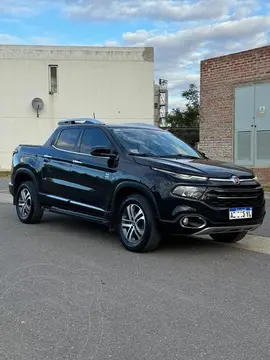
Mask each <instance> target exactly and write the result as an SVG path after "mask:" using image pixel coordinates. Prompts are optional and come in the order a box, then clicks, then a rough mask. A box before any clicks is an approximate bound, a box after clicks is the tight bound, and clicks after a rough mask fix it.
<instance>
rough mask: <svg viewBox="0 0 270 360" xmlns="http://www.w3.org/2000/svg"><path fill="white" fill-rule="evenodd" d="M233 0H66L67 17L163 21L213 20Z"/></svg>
mask: <svg viewBox="0 0 270 360" xmlns="http://www.w3.org/2000/svg"><path fill="white" fill-rule="evenodd" d="M235 3H237V0H181V1H180V0H158V1H155V0H68V1H67V6H66V9H65V11H66V13H67V14H68V16H69V17H71V18H83V19H89V20H97V21H100V20H102V21H104V20H119V19H130V18H132V19H134V18H140V19H141V18H145V19H152V20H155V21H157V20H163V21H168V20H170V21H171V20H172V21H195V20H205V19H207V20H209V19H217V18H220V17H222V16H224V14H226V13H227V12H228V11H229V9H230V6H231V5H233V4H235Z"/></svg>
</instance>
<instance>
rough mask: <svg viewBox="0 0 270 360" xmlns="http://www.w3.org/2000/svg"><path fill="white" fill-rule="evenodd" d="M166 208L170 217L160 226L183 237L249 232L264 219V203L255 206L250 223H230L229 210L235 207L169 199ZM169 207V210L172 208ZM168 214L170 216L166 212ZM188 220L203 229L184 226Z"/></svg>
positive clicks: (246, 221)
mask: <svg viewBox="0 0 270 360" xmlns="http://www.w3.org/2000/svg"><path fill="white" fill-rule="evenodd" d="M167 201H168V202H167V205H166V206H165V205H164V207H163V208H166V209H167V211H168V210H169V209H168V208H169V207H170V210H169V211H170V217H171V218H167V219H160V223H161V226H162V227H163V228H165V229H166V231H168V232H169V233H173V234H182V235H210V234H217V233H230V232H244V231H245V232H248V231H254V230H255V229H257V228H259V227H260V226H261V225H262V223H263V221H264V218H265V199H264V198H263V199H262V202H261V204H256V205H254V206H252V209H253V211H252V218H251V219H239V220H229V208H230V207H233V206H230V207H213V206H210V205H209V204H207V203H206V202H204V201H196V200H191V199H182V198H179V197H178V198H176V197H174V198H170V199H169V198H168V199H167ZM169 205H170V206H169ZM235 207H250V205H247V206H244V205H240V206H239V205H238V206H237V205H236V206H235ZM167 214H168V212H167ZM185 217H189V218H192V217H194V218H195V219H196V218H198V219H200V221H201V225H200V226H197V227H196V228H194V227H193V228H190V227H186V226H184V224H183V219H184V218H185Z"/></svg>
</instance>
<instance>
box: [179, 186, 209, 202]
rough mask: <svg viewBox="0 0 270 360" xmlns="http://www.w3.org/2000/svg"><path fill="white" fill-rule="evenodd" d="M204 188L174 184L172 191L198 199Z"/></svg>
mask: <svg viewBox="0 0 270 360" xmlns="http://www.w3.org/2000/svg"><path fill="white" fill-rule="evenodd" d="M205 190H206V188H205V187H201V186H176V188H174V190H173V191H172V193H173V194H174V195H178V196H181V197H185V198H192V199H199V198H200V197H201V196H202V194H203V193H204V192H205Z"/></svg>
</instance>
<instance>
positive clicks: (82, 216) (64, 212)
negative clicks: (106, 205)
mask: <svg viewBox="0 0 270 360" xmlns="http://www.w3.org/2000/svg"><path fill="white" fill-rule="evenodd" d="M45 209H46V210H47V211H49V212H52V213H55V214H60V215H67V216H72V217H77V218H80V219H84V220H89V221H92V222H94V223H98V224H102V225H106V226H109V227H110V226H111V222H110V221H109V220H108V219H104V218H101V217H98V216H93V215H88V214H84V213H80V212H76V211H72V210H67V209H61V208H57V207H54V206H52V207H45Z"/></svg>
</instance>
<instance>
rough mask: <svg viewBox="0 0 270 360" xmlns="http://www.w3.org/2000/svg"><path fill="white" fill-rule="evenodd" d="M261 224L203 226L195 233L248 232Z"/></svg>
mask: <svg viewBox="0 0 270 360" xmlns="http://www.w3.org/2000/svg"><path fill="white" fill-rule="evenodd" d="M260 226H261V223H260V224H256V225H242V226H239V225H237V226H219V227H215V226H213V227H205V228H204V229H203V230H199V231H197V232H195V235H211V234H229V233H234V232H248V231H254V230H256V229H258V227H260Z"/></svg>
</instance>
